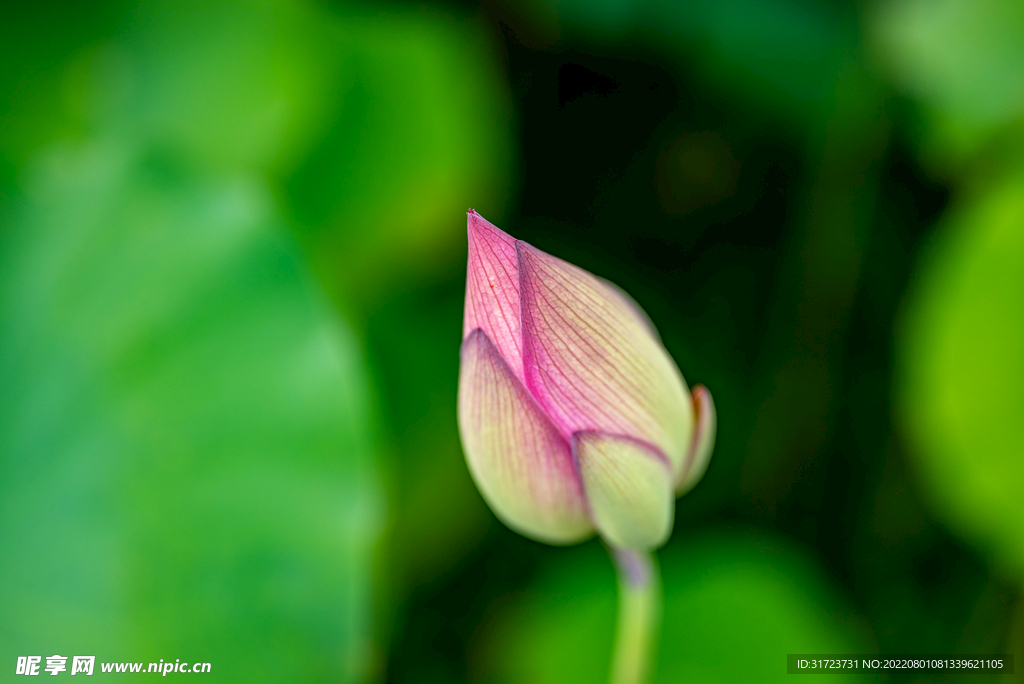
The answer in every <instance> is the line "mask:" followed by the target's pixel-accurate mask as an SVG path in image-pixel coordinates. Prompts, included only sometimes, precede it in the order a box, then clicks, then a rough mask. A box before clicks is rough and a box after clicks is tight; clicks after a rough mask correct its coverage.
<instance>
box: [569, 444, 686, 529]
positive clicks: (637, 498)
mask: <svg viewBox="0 0 1024 684" xmlns="http://www.w3.org/2000/svg"><path fill="white" fill-rule="evenodd" d="M573 449H574V451H575V453H576V458H577V460H578V461H579V467H580V475H581V476H582V477H583V486H584V488H585V489H586V491H587V499H588V500H589V502H590V510H591V515H592V516H593V518H594V524H595V525H596V526H597V529H598V532H600V534H601V536H602V537H603V538H604V539H605V541H607V542H608V543H609V544H611V545H612V546H616V547H620V548H629V549H650V548H654V547H657V546H660V545H661V544H663V543H664V542H665V540H666V539H667V538H668V535H669V532H671V531H672V518H673V515H674V510H675V509H674V505H673V504H674V501H675V495H674V494H673V492H672V480H671V476H670V474H669V464H668V463H666V462H665V460H664V458H663V457H662V456H661V455H660V454H659V453H658V452H657V451H656V450H655V449H653V448H652V447H650V446H648V445H645V444H643V443H641V442H637V441H636V440H633V439H629V438H628V437H619V436H616V435H609V434H606V433H603V432H588V431H583V432H578V433H576V434H575V435H574V439H573Z"/></svg>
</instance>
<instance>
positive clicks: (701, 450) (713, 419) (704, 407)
mask: <svg viewBox="0 0 1024 684" xmlns="http://www.w3.org/2000/svg"><path fill="white" fill-rule="evenodd" d="M690 395H691V396H692V397H693V409H694V413H695V414H696V420H695V421H694V429H693V441H692V442H691V444H690V453H689V455H687V457H686V463H685V464H684V466H683V468H681V469H680V470H679V477H678V478H677V480H676V496H681V495H683V494H685V493H686V492H688V491H690V490H691V489H693V486H694V485H695V484H697V482H699V481H700V478H702V477H704V471H706V470H707V469H708V460H710V459H711V452H712V451H713V450H714V448H715V432H716V431H717V429H718V417H717V414H716V413H715V402H714V401H712V400H711V392H709V391H708V388H707V387H705V386H704V385H695V386H694V388H693V391H692V392H691V393H690Z"/></svg>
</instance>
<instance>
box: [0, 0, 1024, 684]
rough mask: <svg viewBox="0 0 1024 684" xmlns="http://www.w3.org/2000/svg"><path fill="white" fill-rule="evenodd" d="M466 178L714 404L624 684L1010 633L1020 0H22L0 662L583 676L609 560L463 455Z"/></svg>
mask: <svg viewBox="0 0 1024 684" xmlns="http://www.w3.org/2000/svg"><path fill="white" fill-rule="evenodd" d="M470 206H472V207H473V208H475V209H477V210H478V211H480V212H481V213H482V214H483V215H484V216H485V217H487V218H488V219H490V220H491V221H492V222H494V223H496V224H498V225H500V226H501V227H503V228H505V229H506V230H508V231H509V232H511V233H512V234H514V235H515V236H517V237H519V238H522V239H525V240H527V241H529V242H530V243H531V244H534V245H535V246H537V247H539V248H541V249H543V250H546V251H548V252H551V253H553V254H556V255H558V256H560V257H563V258H565V259H567V260H569V261H572V262H574V263H576V264H579V265H581V266H583V267H584V268H587V269H589V270H591V271H593V272H594V273H597V274H599V275H601V276H604V277H606V278H608V279H610V280H613V281H614V282H616V283H618V284H619V285H621V286H622V287H624V288H625V289H626V290H627V291H629V292H630V293H631V294H632V295H633V296H634V297H635V298H636V299H637V301H638V302H640V304H641V305H642V306H643V307H645V308H646V310H647V311H648V312H649V314H650V315H651V318H652V319H653V320H654V322H655V324H656V325H657V327H658V328H659V330H660V332H661V335H662V337H663V339H664V341H665V344H666V346H667V347H668V349H669V351H670V352H671V353H672V355H673V356H674V357H675V359H676V360H677V362H678V363H679V365H680V367H681V369H682V371H683V373H684V375H685V376H686V378H687V380H688V381H689V382H691V383H697V382H700V383H704V384H706V385H708V386H709V387H710V388H711V391H712V393H713V394H714V397H715V400H716V403H717V406H718V412H719V431H718V444H717V448H716V451H715V454H714V456H713V458H712V461H711V464H710V468H709V470H708V472H707V475H706V476H705V478H704V480H703V481H702V483H701V484H700V485H699V486H698V487H697V488H696V489H695V490H694V491H693V492H692V493H691V494H689V495H687V496H686V497H684V498H683V499H681V500H680V501H679V503H678V506H677V513H676V525H675V531H674V533H673V536H672V538H671V540H670V541H669V543H668V544H667V545H666V547H665V548H664V549H663V550H662V551H661V552H660V558H661V568H662V573H663V578H664V585H665V594H666V607H665V614H664V625H663V629H662V640H661V646H660V651H659V656H658V659H657V664H656V676H655V681H656V682H697V681H699V682H712V683H714V682H750V681H776V680H782V679H784V678H785V677H786V675H785V674H784V672H785V669H784V668H785V655H786V654H787V653H793V652H888V653H894V652H903V653H936V652H960V653H983V652H1014V651H1017V652H1018V655H1020V654H1021V653H1024V650H1022V649H1021V648H1020V647H1021V646H1022V645H1024V606H1022V604H1021V592H1022V588H1024V4H1022V3H1020V2H1019V0H888V1H882V0H877V1H875V2H866V1H865V2H841V1H838V0H835V1H831V2H830V1H826V0H822V1H819V2H811V1H805V0H719V1H718V2H713V3H709V2H691V1H689V0H686V1H679V2H671V1H668V0H559V1H558V2H554V1H553V0H550V1H549V0H527V1H524V2H508V1H506V0H483V2H481V3H479V4H478V3H476V2H471V1H466V2H457V1H455V0H452V2H437V3H405V2H398V1H393V2H380V3H372V4H370V3H365V4H356V3H349V2H341V1H333V0H332V1H327V0H321V1H319V2H315V1H313V0H224V1H220V0H218V1H214V2H198V1H195V0H146V1H143V2H128V1H125V0H107V1H105V2H57V1H54V0H40V1H39V2H32V3H27V2H23V3H4V5H3V7H2V9H0V658H2V660H3V665H2V668H3V671H4V672H5V673H6V674H4V675H3V677H4V678H6V677H8V676H13V675H12V674H11V670H9V669H8V668H13V666H14V661H15V659H16V656H18V655H28V654H39V655H44V656H45V655H51V654H54V653H59V654H63V655H74V654H95V655H96V656H97V659H98V660H99V661H104V662H110V661H154V660H158V659H160V658H163V659H167V660H173V659H176V658H177V659H182V660H187V661H207V662H211V663H212V670H213V671H212V674H211V675H205V676H204V679H211V680H213V681H224V682H285V681H302V682H364V681H370V682H377V681H381V682H394V683H396V684H397V683H403V684H404V683H413V682H417V683H425V684H433V683H435V682H436V683H442V682H498V683H514V682H528V683H530V684H545V683H547V682H552V683H554V682H579V683H588V682H602V681H605V677H606V672H607V667H608V661H609V648H610V644H611V638H612V630H613V624H614V611H615V580H614V576H613V571H612V569H611V567H610V564H609V563H608V561H607V558H606V557H605V555H604V551H603V549H602V548H601V546H600V545H599V543H597V542H596V541H591V542H588V543H585V544H582V545H580V546H576V547H572V548H567V549H564V548H563V549H556V548H551V547H546V546H543V545H540V544H536V543H533V542H531V541H528V540H526V539H524V538H521V537H519V536H517V535H515V534H514V533H512V532H510V531H509V530H508V529H506V528H505V527H503V526H502V525H501V524H500V523H498V522H497V521H496V520H495V518H494V517H493V516H492V514H491V513H490V512H489V510H488V509H487V507H486V506H485V505H484V503H483V502H482V500H481V499H480V497H479V495H478V494H477V492H476V490H475V488H474V487H473V484H472V482H471V481H470V479H469V476H468V473H467V471H466V467H465V465H464V461H463V457H462V453H461V450H460V446H459V442H458V436H457V430H456V422H455V389H456V380H457V374H458V348H459V344H460V341H461V340H460V333H461V315H462V301H463V293H464V278H465V261H464V260H465V252H466V246H465V232H464V231H465V217H464V212H465V210H466V209H467V208H468V207H470ZM44 663H45V660H44ZM1017 667H1018V671H1020V670H1021V664H1020V663H1018V665H1017ZM64 676H68V675H67V674H65V675H64ZM121 676H122V677H128V675H121ZM1016 677H1017V678H1018V679H1020V678H1021V677H1022V675H1016ZM848 678H849V679H850V680H854V679H856V676H849V677H848ZM909 680H913V681H931V680H935V681H958V680H957V679H956V678H955V677H952V676H947V677H941V676H940V677H916V678H914V677H904V678H903V679H900V678H899V677H894V678H893V681H909ZM5 681H6V679H5Z"/></svg>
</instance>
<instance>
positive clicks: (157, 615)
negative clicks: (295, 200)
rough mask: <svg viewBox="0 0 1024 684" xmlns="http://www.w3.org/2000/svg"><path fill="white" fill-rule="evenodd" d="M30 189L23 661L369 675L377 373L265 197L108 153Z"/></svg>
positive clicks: (8, 382) (55, 169)
mask: <svg viewBox="0 0 1024 684" xmlns="http://www.w3.org/2000/svg"><path fill="white" fill-rule="evenodd" d="M25 189H26V193H27V195H28V197H27V199H26V201H25V202H24V204H23V205H22V206H20V207H19V209H18V210H17V211H16V215H17V218H16V219H15V221H14V223H13V224H12V225H9V226H8V229H7V230H6V231H5V235H4V242H3V245H4V246H3V250H2V254H3V257H2V260H0V274H2V276H0V312H2V314H0V331H2V332H0V340H2V342H0V378H2V381H0V382H2V385H3V387H4V388H5V392H4V394H3V401H2V404H0V425H2V426H3V427H2V429H0V435H3V438H2V441H0V454H2V455H3V461H2V463H3V473H4V476H3V478H2V487H3V494H2V495H0V502H2V507H3V508H2V511H3V512H2V515H0V521H2V525H3V534H2V535H0V539H3V553H2V554H0V556H2V558H3V559H4V560H3V563H2V565H0V576H2V585H3V587H4V589H3V593H2V594H0V605H2V608H0V610H2V612H3V614H4V616H5V620H4V628H3V643H4V651H5V653H8V652H13V651H17V652H18V653H22V652H29V651H31V652H37V651H40V650H42V651H45V652H46V653H47V654H50V653H68V652H74V653H78V654H83V653H98V654H102V655H101V656H100V657H101V659H102V660H107V661H109V660H120V659H123V660H143V659H148V660H156V659H158V658H160V657H164V658H168V657H170V658H174V657H182V658H183V659H185V658H190V659H192V660H205V661H209V662H212V663H215V664H214V668H216V670H217V671H218V677H219V678H220V680H221V681H280V680H281V679H286V678H289V677H291V676H294V675H295V674H299V676H300V677H301V678H303V679H335V680H336V679H349V678H352V677H354V676H356V675H359V674H360V672H364V671H365V670H366V668H367V667H368V666H369V665H370V663H368V662H367V653H368V647H369V645H370V639H371V636H372V632H371V618H370V611H371V601H370V596H371V595H370V591H371V585H370V581H371V573H372V567H371V562H370V561H371V553H372V551H373V547H374V546H375V544H376V541H377V538H378V535H379V533H380V529H381V526H382V524H383V512H384V511H383V510H382V508H383V506H382V504H383V501H382V492H381V491H380V486H379V483H378V475H377V473H376V472H375V470H374V468H373V462H372V451H371V444H370V434H369V430H368V428H367V418H368V415H367V403H366V402H367V399H366V398H367V386H366V377H365V372H364V371H363V369H362V367H361V363H360V356H361V353H360V350H359V345H358V343H357V341H356V340H355V339H354V338H353V336H352V334H351V331H350V329H349V328H348V326H346V325H344V324H342V323H341V322H340V321H339V320H338V319H337V317H336V316H334V315H333V314H332V313H331V310H330V307H329V306H328V304H327V301H326V299H325V298H324V297H323V295H322V294H320V293H319V292H318V291H317V289H316V287H315V286H314V285H313V283H312V282H311V279H310V276H309V273H308V269H307V268H306V267H305V266H304V265H303V263H302V261H301V259H300V256H299V251H298V249H297V247H296V245H295V244H294V241H293V240H291V239H290V238H289V236H288V235H287V234H286V233H284V232H283V231H282V230H281V223H280V219H279V218H278V217H275V216H274V214H273V204H272V201H271V198H270V196H269V194H268V192H267V189H266V188H265V187H264V186H263V185H262V184H261V183H260V182H259V181H258V180H257V179H255V178H252V177H246V176H235V177H226V178H220V179H216V180H210V181H207V182H202V181H200V180H199V177H197V176H196V175H195V174H190V173H188V172H187V170H186V169H184V168H182V167H179V166H176V165H175V164H174V163H173V162H171V161H169V160H167V159H165V158H160V157H159V156H156V155H145V154H140V153H139V152H138V151H136V150H133V149H131V148H126V147H123V146H119V145H118V144H117V143H116V142H111V141H95V142H94V143H91V144H84V145H80V146H71V147H66V148H61V149H57V150H53V151H51V152H50V153H49V154H48V155H47V157H46V158H45V159H43V160H40V163H39V168H38V169H37V170H36V171H35V172H34V173H33V175H32V177H31V178H30V180H29V181H28V183H27V184H26V188H25ZM218 661H219V662H218Z"/></svg>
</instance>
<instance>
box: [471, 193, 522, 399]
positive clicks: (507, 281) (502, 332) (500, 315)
mask: <svg viewBox="0 0 1024 684" xmlns="http://www.w3.org/2000/svg"><path fill="white" fill-rule="evenodd" d="M466 223H467V230H468V233H469V262H468V264H467V268H466V315H465V319H464V321H463V325H462V337H463V339H465V338H466V337H468V336H469V334H470V333H471V332H472V331H473V330H474V329H476V328H480V329H481V330H483V331H484V333H485V334H486V335H487V337H488V339H490V340H491V342H492V343H493V344H494V346H495V347H496V348H497V350H498V353H500V354H501V356H502V357H503V358H504V359H505V361H506V362H508V365H509V368H511V369H512V371H513V372H514V373H515V374H516V376H517V377H518V378H519V379H520V380H522V378H523V373H522V367H523V360H522V358H523V357H522V350H521V348H520V346H521V345H520V338H521V335H520V327H519V271H518V267H517V266H516V247H515V244H516V240H515V238H513V237H512V236H511V235H509V234H507V233H505V232H504V231H503V230H501V229H500V228H498V227H497V226H495V225H493V224H491V223H490V222H488V221H487V220H486V219H484V217H482V216H480V214H478V213H476V212H475V211H473V210H470V211H469V213H468V214H467V216H466Z"/></svg>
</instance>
